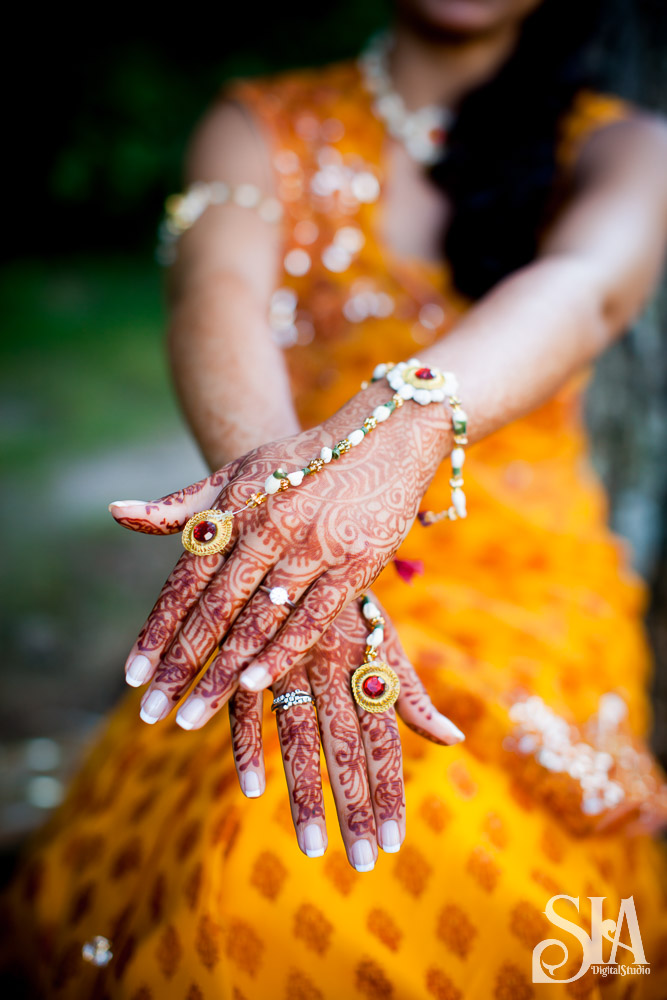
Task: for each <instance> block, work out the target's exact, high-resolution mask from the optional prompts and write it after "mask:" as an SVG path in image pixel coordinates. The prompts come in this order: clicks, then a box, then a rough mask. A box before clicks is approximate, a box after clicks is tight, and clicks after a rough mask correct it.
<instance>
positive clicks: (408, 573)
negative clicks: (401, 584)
mask: <svg viewBox="0 0 667 1000" xmlns="http://www.w3.org/2000/svg"><path fill="white" fill-rule="evenodd" d="M394 567H395V569H396V572H397V573H398V575H399V576H400V578H401V580H404V581H405V583H412V578H413V576H415V575H416V574H423V572H424V563H423V562H422V561H421V559H394Z"/></svg>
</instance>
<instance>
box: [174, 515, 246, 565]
mask: <svg viewBox="0 0 667 1000" xmlns="http://www.w3.org/2000/svg"><path fill="white" fill-rule="evenodd" d="M232 520H233V516H232V514H231V512H230V511H227V510H202V511H200V512H199V514H195V515H194V516H193V517H191V518H190V520H189V521H188V522H187V524H186V525H185V527H184V528H183V534H182V535H181V540H182V542H183V548H184V549H186V550H187V551H188V552H192V553H193V555H196V556H210V555H214V554H215V553H216V552H222V550H223V549H225V548H226V547H227V545H228V544H229V539H230V538H231V537H232Z"/></svg>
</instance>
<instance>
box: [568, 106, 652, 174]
mask: <svg viewBox="0 0 667 1000" xmlns="http://www.w3.org/2000/svg"><path fill="white" fill-rule="evenodd" d="M634 113H635V112H634V109H633V107H632V105H631V104H628V102H627V101H623V100H622V99H621V98H620V97H615V96H614V95H612V94H600V93H595V92H594V91H590V90H583V91H581V92H580V93H579V94H577V97H576V98H575V101H574V104H573V105H572V108H571V109H570V111H569V112H568V114H567V115H566V116H565V118H564V119H563V122H562V124H561V133H560V138H559V145H558V161H559V164H560V166H561V169H562V170H563V171H565V172H567V171H569V170H571V169H572V168H573V167H574V165H575V163H576V161H577V159H578V157H579V154H580V153H581V149H582V147H583V145H584V143H585V142H586V141H587V140H588V138H589V137H590V136H591V135H593V133H594V132H596V131H597V130H598V129H601V128H605V127H606V126H607V125H612V124H613V123H614V122H619V121H626V120H627V119H629V118H632V116H633V115H634Z"/></svg>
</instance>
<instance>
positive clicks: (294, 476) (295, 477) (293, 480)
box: [287, 469, 303, 486]
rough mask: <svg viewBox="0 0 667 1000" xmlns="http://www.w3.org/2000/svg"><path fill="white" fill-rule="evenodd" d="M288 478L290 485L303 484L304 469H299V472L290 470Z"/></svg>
mask: <svg viewBox="0 0 667 1000" xmlns="http://www.w3.org/2000/svg"><path fill="white" fill-rule="evenodd" d="M287 478H288V479H289V482H290V486H301V483H302V482H303V469H299V471H298V472H288V473H287Z"/></svg>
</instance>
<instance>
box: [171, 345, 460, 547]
mask: <svg viewBox="0 0 667 1000" xmlns="http://www.w3.org/2000/svg"><path fill="white" fill-rule="evenodd" d="M382 378H386V379H387V381H388V382H389V385H390V386H391V388H392V389H394V394H393V396H392V397H391V399H389V400H388V401H387V402H386V403H380V404H379V405H378V406H376V407H375V409H374V410H373V411H372V413H370V414H369V415H368V416H367V417H366V419H365V420H364V422H363V424H362V426H361V427H358V428H356V429H355V430H353V431H351V432H350V433H349V434H348V435H347V437H344V438H342V439H341V440H340V441H338V442H337V443H336V444H334V445H332V446H331V447H330V446H328V445H324V446H323V447H322V448H321V449H320V453H319V455H318V456H317V457H316V458H311V460H310V462H308V464H307V465H305V466H304V467H303V468H302V469H296V470H295V471H293V472H286V471H285V470H284V469H281V468H279V469H275V470H274V471H273V472H272V473H271V474H270V475H269V476H267V478H266V479H265V481H264V489H263V492H262V491H257V492H255V493H251V494H250V496H249V497H248V499H247V500H246V501H245V504H244V505H243V507H239V508H238V510H224V511H223V510H215V509H214V510H203V511H200V512H199V513H198V514H195V515H194V516H193V517H191V518H190V519H189V521H188V522H187V524H186V525H185V527H184V529H183V533H182V541H183V547H184V548H185V549H187V551H188V552H192V553H193V554H194V555H198V556H204V555H212V554H213V553H215V552H222V550H223V549H224V548H226V547H227V545H228V543H229V540H230V538H231V535H232V521H233V519H234V517H235V516H236V515H237V514H240V513H242V512H243V511H244V510H251V509H253V508H254V507H259V506H260V504H263V503H264V502H265V501H266V500H268V498H269V497H270V496H273V494H274V493H282V492H284V491H285V490H288V489H290V488H291V487H294V488H296V487H299V486H301V484H302V483H303V481H304V479H305V478H306V477H307V476H313V475H316V474H317V473H319V472H321V471H322V469H324V467H325V466H326V465H329V464H330V463H331V462H332V461H337V460H338V459H339V458H340V457H341V456H342V455H345V454H347V452H348V451H350V449H351V448H356V447H357V446H358V445H360V444H361V442H362V441H363V440H364V438H365V437H366V435H367V434H370V433H371V431H373V430H375V428H376V427H377V425H378V424H381V423H384V421H385V420H388V419H389V417H390V416H391V415H392V413H394V411H395V410H398V409H400V407H401V406H403V403H404V402H405V401H406V400H408V399H412V400H414V401H415V402H416V403H419V404H420V405H421V406H425V405H426V404H427V403H433V402H445V401H446V402H447V403H448V404H449V406H450V408H451V411H452V426H453V429H454V443H455V445H456V447H455V448H454V450H453V451H452V453H451V461H452V478H451V479H450V481H449V483H450V486H451V488H452V505H451V507H449V508H448V510H446V511H442V512H441V513H439V514H435V513H433V512H432V511H420V513H419V521H420V523H421V524H422V525H424V526H427V525H430V524H435V523H436V522H437V521H440V520H442V519H443V518H449V520H451V521H455V520H456V519H457V518H459V517H465V516H466V499H465V494H464V493H463V489H462V486H463V477H462V475H461V467H462V465H463V461H464V458H465V454H464V451H463V445H465V444H467V442H468V439H467V437H466V428H467V419H468V418H467V416H466V414H465V412H464V411H463V409H462V408H461V403H460V401H459V399H458V397H457V396H456V395H454V394H455V392H456V389H457V381H456V377H455V376H454V375H453V374H452V373H451V372H441V371H440V370H439V369H438V368H427V367H424V366H422V364H421V362H420V361H418V360H417V359H416V358H412V359H411V360H410V361H404V362H401V363H400V364H398V365H393V364H381V365H378V366H377V367H376V369H375V371H374V372H373V376H372V379H371V381H373V382H377V381H379V380H380V379H382ZM367 385H368V383H364V388H365V387H366V386H367Z"/></svg>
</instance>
